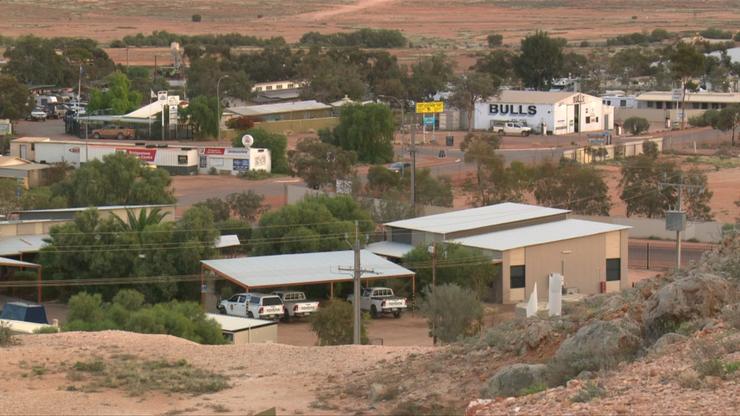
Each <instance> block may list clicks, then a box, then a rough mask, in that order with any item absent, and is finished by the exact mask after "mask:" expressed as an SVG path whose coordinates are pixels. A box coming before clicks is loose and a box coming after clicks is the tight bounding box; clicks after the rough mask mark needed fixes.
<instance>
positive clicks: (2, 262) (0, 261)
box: [0, 257, 41, 268]
mask: <svg viewBox="0 0 740 416" xmlns="http://www.w3.org/2000/svg"><path fill="white" fill-rule="evenodd" d="M0 266H6V267H33V268H38V267H41V266H40V265H38V264H36V263H29V262H27V261H20V260H16V259H9V258H6V257H0Z"/></svg>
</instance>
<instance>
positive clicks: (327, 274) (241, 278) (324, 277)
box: [201, 250, 415, 290]
mask: <svg viewBox="0 0 740 416" xmlns="http://www.w3.org/2000/svg"><path fill="white" fill-rule="evenodd" d="M201 264H202V271H205V270H210V271H212V272H213V273H215V274H216V275H217V276H220V277H222V278H224V279H226V280H229V281H231V282H233V283H235V284H237V285H239V286H241V287H243V288H245V289H248V290H251V289H261V288H274V287H287V286H302V285H314V284H326V283H338V282H349V281H352V268H353V266H354V252H353V251H352V250H346V251H328V252H319V253H301V254H279V255H274V256H257V257H239V258H233V259H219V260H202V261H201ZM360 266H361V268H362V269H363V270H369V271H366V272H363V273H362V275H361V276H360V279H361V280H369V279H373V280H375V279H391V278H411V279H414V277H415V273H414V272H412V271H411V270H408V269H406V268H405V267H402V266H400V265H398V264H396V263H393V262H391V261H389V260H386V259H384V258H383V257H380V256H378V255H375V254H373V253H371V252H370V251H367V250H361V251H360ZM201 278H203V273H201ZM414 286H415V282H414Z"/></svg>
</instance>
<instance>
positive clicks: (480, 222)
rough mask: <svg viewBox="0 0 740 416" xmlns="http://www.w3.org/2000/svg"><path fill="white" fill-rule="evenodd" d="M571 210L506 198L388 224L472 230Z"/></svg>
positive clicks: (419, 228) (439, 230) (448, 230)
mask: <svg viewBox="0 0 740 416" xmlns="http://www.w3.org/2000/svg"><path fill="white" fill-rule="evenodd" d="M569 212H570V211H569V210H565V209H557V208H546V207H538V206H536V205H527V204H517V203H513V202H505V203H503V204H496V205H488V206H485V207H480V208H471V209H464V210H460V211H453V212H446V213H444V214H436V215H427V216H425V217H418V218H411V219H408V220H401V221H394V222H389V223H387V224H385V225H387V226H390V227H396V228H403V229H408V230H417V231H425V232H429V233H436V234H446V233H454V232H458V231H465V230H473V229H476V228H483V227H490V226H495V225H500V224H506V223H511V222H519V221H526V220H531V219H535V218H543V217H549V216H554V215H562V214H567V213H569Z"/></svg>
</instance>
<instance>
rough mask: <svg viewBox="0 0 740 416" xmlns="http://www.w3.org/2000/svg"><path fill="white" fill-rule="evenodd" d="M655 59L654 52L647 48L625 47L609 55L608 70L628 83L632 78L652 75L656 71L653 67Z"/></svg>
mask: <svg viewBox="0 0 740 416" xmlns="http://www.w3.org/2000/svg"><path fill="white" fill-rule="evenodd" d="M655 60H656V57H655V56H654V54H652V53H650V52H649V51H648V50H646V49H643V48H639V47H635V48H625V49H622V50H620V51H618V52H617V53H615V54H614V55H612V56H611V57H609V66H608V70H609V73H610V74H611V75H613V76H615V77H618V78H619V79H621V80H622V82H623V83H627V82H629V80H630V78H634V77H640V76H647V75H652V74H653V73H654V72H655V70H654V69H653V67H652V64H653V62H654V61H655Z"/></svg>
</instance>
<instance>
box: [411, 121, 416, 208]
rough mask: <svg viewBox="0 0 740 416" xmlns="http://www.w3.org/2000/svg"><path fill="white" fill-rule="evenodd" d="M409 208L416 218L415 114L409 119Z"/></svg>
mask: <svg viewBox="0 0 740 416" xmlns="http://www.w3.org/2000/svg"><path fill="white" fill-rule="evenodd" d="M411 121H412V123H411V208H413V210H414V216H416V114H415V113H414V116H413V117H412V119H411Z"/></svg>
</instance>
